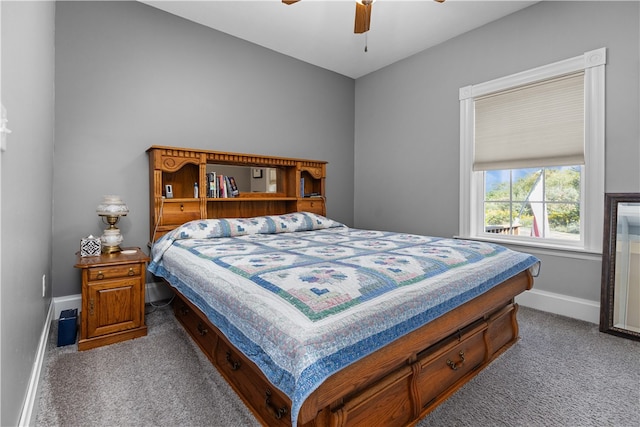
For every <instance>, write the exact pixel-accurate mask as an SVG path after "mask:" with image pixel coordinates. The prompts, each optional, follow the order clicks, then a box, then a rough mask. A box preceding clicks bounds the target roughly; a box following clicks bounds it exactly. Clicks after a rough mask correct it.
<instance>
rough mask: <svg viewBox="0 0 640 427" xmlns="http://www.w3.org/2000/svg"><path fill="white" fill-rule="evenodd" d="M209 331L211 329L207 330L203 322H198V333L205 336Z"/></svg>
mask: <svg viewBox="0 0 640 427" xmlns="http://www.w3.org/2000/svg"><path fill="white" fill-rule="evenodd" d="M207 332H209V331H208V330H207V328H205V327H204V326H202V322H198V333H199V334H200V336H201V337H203V336H205V335H207Z"/></svg>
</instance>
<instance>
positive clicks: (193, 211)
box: [147, 145, 327, 241]
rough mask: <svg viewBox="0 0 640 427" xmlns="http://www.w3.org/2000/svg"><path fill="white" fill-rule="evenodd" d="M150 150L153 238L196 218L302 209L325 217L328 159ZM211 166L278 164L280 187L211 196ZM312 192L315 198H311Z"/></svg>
mask: <svg viewBox="0 0 640 427" xmlns="http://www.w3.org/2000/svg"><path fill="white" fill-rule="evenodd" d="M147 153H148V155H149V188H150V190H149V196H150V204H149V207H150V209H149V210H150V223H149V224H150V237H151V239H152V241H153V240H154V239H158V238H160V237H162V236H163V235H164V234H166V233H167V232H169V231H171V230H172V229H174V228H176V227H178V226H179V225H181V224H183V223H185V222H187V221H191V220H193V219H205V218H238V217H243V218H247V217H252V216H260V215H279V214H285V213H290V212H296V211H301V210H305V211H311V212H314V213H317V214H320V215H326V205H325V178H326V165H327V162H325V161H322V160H309V159H296V158H289V157H276V156H263V155H259V154H242V153H230V152H223V151H212V150H199V149H193V148H181V147H167V146H158V145H154V146H151V147H149V149H147ZM207 165H209V166H210V167H211V165H223V166H246V167H250V168H256V169H261V168H275V169H277V174H278V175H277V189H276V190H275V191H274V192H269V193H267V192H240V194H238V195H237V196H236V197H227V198H222V197H210V194H209V193H208V190H209V188H208V187H209V183H208V179H207V174H208V171H207ZM259 175H262V173H261V172H260V173H259ZM237 178H238V177H237ZM253 178H257V177H253ZM253 178H248V179H253ZM196 183H197V197H195V194H194V190H195V187H194V184H196ZM167 185H170V186H171V189H172V195H171V196H172V197H169V196H168V194H167V191H166V186H167ZM310 194H312V195H313V196H315V197H312V198H310V197H309V195H310ZM310 200H313V201H312V202H311V201H310Z"/></svg>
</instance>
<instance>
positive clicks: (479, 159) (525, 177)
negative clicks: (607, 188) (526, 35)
mask: <svg viewBox="0 0 640 427" xmlns="http://www.w3.org/2000/svg"><path fill="white" fill-rule="evenodd" d="M605 62H606V49H604V48H603V49H598V50H595V51H591V52H587V53H585V54H584V55H580V56H578V57H575V58H571V59H568V60H565V61H560V62H556V63H553V64H549V65H545V66H542V67H538V68H535V69H533V70H528V71H525V72H522V73H518V74H514V75H511V76H507V77H503V78H500V79H496V80H492V81H489V82H485V83H480V84H477V85H472V86H467V87H464V88H461V89H460V132H461V137H460V144H461V146H460V157H461V158H460V171H461V172H460V175H461V176H460V235H461V237H465V238H477V239H491V240H497V241H500V242H503V243H509V242H511V243H517V244H524V245H534V246H542V247H552V248H559V249H570V250H579V251H588V252H599V251H600V250H601V246H602V232H601V230H602V221H603V208H604V206H603V203H604V64H605Z"/></svg>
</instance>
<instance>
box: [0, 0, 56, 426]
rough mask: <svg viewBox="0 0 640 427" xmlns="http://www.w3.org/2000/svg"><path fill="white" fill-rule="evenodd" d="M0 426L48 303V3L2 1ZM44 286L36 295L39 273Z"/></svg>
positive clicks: (18, 405) (12, 411)
mask: <svg viewBox="0 0 640 427" xmlns="http://www.w3.org/2000/svg"><path fill="white" fill-rule="evenodd" d="M0 7H2V38H1V39H2V82H1V84H2V103H3V104H4V105H5V107H7V113H8V115H7V117H8V119H9V125H8V127H9V128H10V129H11V130H12V131H13V133H12V134H11V135H10V136H9V138H8V141H7V151H5V152H4V153H2V154H0V156H1V158H2V159H1V161H2V166H1V171H2V172H1V173H2V178H1V182H2V189H1V190H0V191H1V192H0V194H1V197H2V201H1V204H2V223H1V224H0V227H2V229H1V235H2V242H1V244H2V250H1V254H2V258H1V259H0V266H1V278H0V281H1V292H2V296H1V298H0V301H1V302H0V315H1V321H0V324H1V328H2V330H1V332H0V336H1V341H2V342H1V344H0V347H1V348H2V355H1V359H0V360H1V365H0V377H1V378H2V388H1V391H0V394H1V399H0V401H1V402H2V406H1V408H0V413H1V415H0V423H1V425H3V426H11V425H17V423H18V419H19V417H20V411H21V409H22V406H23V401H24V399H25V393H26V390H27V387H28V382H29V375H30V373H31V368H32V366H33V362H34V359H35V357H36V351H37V349H38V344H39V338H40V335H41V332H42V330H43V325H44V324H45V318H46V316H47V310H48V308H49V303H50V302H51V290H50V285H49V283H50V282H51V252H52V244H51V222H52V219H51V216H52V207H51V205H52V196H51V180H52V177H53V127H54V117H53V97H54V93H53V76H54V68H53V66H54V59H53V57H54V45H53V33H54V3H53V2H48V1H46V2H2V5H1V6H0ZM43 274H44V275H46V277H47V280H48V284H47V291H46V296H45V297H44V298H43V296H42V275H43Z"/></svg>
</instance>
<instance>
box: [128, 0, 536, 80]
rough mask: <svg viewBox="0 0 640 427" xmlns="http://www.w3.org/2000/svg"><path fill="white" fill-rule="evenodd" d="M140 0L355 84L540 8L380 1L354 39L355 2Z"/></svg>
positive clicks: (474, 0)
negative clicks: (365, 28) (429, 50)
mask: <svg viewBox="0 0 640 427" xmlns="http://www.w3.org/2000/svg"><path fill="white" fill-rule="evenodd" d="M139 1H140V2H142V3H145V4H148V5H150V6H153V7H156V8H158V9H161V10H164V11H166V12H169V13H172V14H174V15H177V16H180V17H183V18H186V19H188V20H191V21H194V22H197V23H199V24H202V25H206V26H208V27H211V28H214V29H216V30H218V31H222V32H224V33H227V34H230V35H232V36H235V37H238V38H241V39H244V40H247V41H250V42H252V43H255V44H257V45H260V46H263V47H266V48H269V49H272V50H274V51H276V52H280V53H283V54H285V55H288V56H292V57H294V58H297V59H299V60H301V61H305V62H308V63H310V64H313V65H316V66H318V67H322V68H326V69H328V70H331V71H335V72H336V73H339V74H343V75H345V76H348V77H351V78H354V79H355V78H358V77H361V76H363V75H365V74H368V73H370V72H372V71H376V70H378V69H380V68H382V67H385V66H387V65H389V64H392V63H394V62H396V61H398V60H401V59H403V58H406V57H408V56H411V55H413V54H415V53H418V52H420V51H422V50H424V49H427V48H429V47H432V46H435V45H437V44H439V43H442V42H444V41H446V40H448V39H451V38H453V37H456V36H458V35H460V34H462V33H465V32H467V31H470V30H472V29H474V28H477V27H480V26H482V25H484V24H487V23H489V22H491V21H494V20H496V19H499V18H501V17H503V16H506V15H509V14H511V13H513V12H515V11H517V10H520V9H523V8H525V7H528V6H530V5H532V4H534V3H537V2H535V1H520V0H516V1H508V0H501V1H487V0H466V1H465V0H446V1H445V2H444V3H437V2H435V1H433V0H378V1H376V2H375V3H374V4H373V8H372V13H371V30H370V31H368V32H367V33H364V34H354V32H353V27H354V19H355V4H354V0H323V1H321V0H301V1H299V2H298V3H295V4H293V5H286V4H283V3H282V2H281V0H259V1H251V0H200V1H187V0H178V1H165V0H159V1H153V0H139ZM365 46H366V47H367V51H366V52H365Z"/></svg>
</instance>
